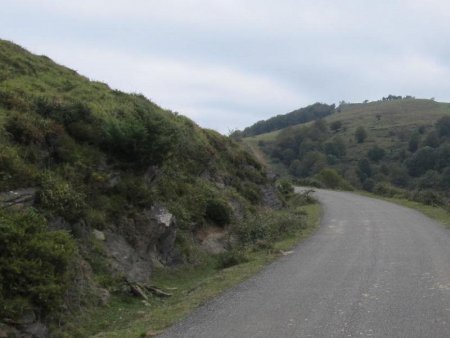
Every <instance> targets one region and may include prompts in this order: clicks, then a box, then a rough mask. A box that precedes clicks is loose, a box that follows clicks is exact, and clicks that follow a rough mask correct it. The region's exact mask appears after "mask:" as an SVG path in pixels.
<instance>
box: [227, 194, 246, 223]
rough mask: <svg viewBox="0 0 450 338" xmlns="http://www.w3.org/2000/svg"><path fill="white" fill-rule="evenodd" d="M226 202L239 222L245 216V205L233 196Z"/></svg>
mask: <svg viewBox="0 0 450 338" xmlns="http://www.w3.org/2000/svg"><path fill="white" fill-rule="evenodd" d="M228 204H229V205H230V207H231V211H232V212H233V216H234V218H235V219H236V220H237V221H238V222H240V221H242V220H243V219H244V217H245V210H246V209H245V206H244V204H242V203H241V202H240V201H239V200H237V199H235V198H233V199H231V200H229V201H228Z"/></svg>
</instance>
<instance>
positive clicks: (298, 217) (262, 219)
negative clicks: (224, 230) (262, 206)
mask: <svg viewBox="0 0 450 338" xmlns="http://www.w3.org/2000/svg"><path fill="white" fill-rule="evenodd" d="M292 209H293V210H292ZM292 209H291V210H280V211H276V212H273V211H269V212H262V213H258V214H257V215H253V216H250V217H249V218H247V219H246V220H244V221H242V222H240V223H239V224H237V225H235V226H234V227H233V229H232V232H233V233H234V234H235V235H236V237H237V239H238V240H239V242H240V243H241V244H242V245H244V246H258V243H265V246H267V245H270V244H271V243H273V242H275V241H277V240H279V239H281V238H284V237H286V236H288V235H289V234H292V233H293V232H295V231H297V230H299V229H302V228H304V227H306V222H305V219H304V212H303V211H301V210H299V209H294V208H292Z"/></svg>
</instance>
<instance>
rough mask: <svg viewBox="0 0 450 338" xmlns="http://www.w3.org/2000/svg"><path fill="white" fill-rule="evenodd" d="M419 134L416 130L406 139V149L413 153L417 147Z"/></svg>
mask: <svg viewBox="0 0 450 338" xmlns="http://www.w3.org/2000/svg"><path fill="white" fill-rule="evenodd" d="M419 141H420V134H419V133H418V132H416V133H414V134H412V135H411V137H410V139H409V141H408V149H409V151H410V152H412V153H415V152H416V151H417V149H418V148H419Z"/></svg>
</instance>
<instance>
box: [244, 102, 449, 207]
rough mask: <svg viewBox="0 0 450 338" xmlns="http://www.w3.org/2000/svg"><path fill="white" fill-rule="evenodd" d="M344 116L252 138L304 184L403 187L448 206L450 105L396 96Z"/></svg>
mask: <svg viewBox="0 0 450 338" xmlns="http://www.w3.org/2000/svg"><path fill="white" fill-rule="evenodd" d="M337 111H338V112H336V113H335V114H332V115H329V116H327V117H325V118H323V119H321V120H318V121H316V122H310V123H306V124H299V125H294V126H290V127H289V128H285V129H282V130H279V131H275V132H271V133H267V134H262V135H258V136H254V137H249V138H246V139H244V140H245V142H246V143H248V144H250V145H251V146H252V147H258V148H259V149H261V150H262V151H263V152H264V153H265V154H266V155H267V156H268V158H269V160H270V161H271V162H272V164H273V166H274V168H275V169H276V170H278V172H280V173H288V174H290V175H292V176H293V177H296V178H298V179H302V180H303V183H308V182H309V183H310V184H315V185H321V184H322V185H325V186H330V184H331V185H336V186H339V185H342V184H344V183H342V182H340V183H339V182H338V181H339V178H338V176H341V177H343V178H345V180H347V181H348V182H350V183H351V184H352V185H353V186H354V187H357V188H364V189H366V190H369V191H378V192H380V193H382V194H401V193H403V192H402V191H401V190H399V189H397V188H400V189H405V190H408V191H412V192H413V195H414V198H417V199H419V200H423V201H424V202H426V203H430V204H433V203H436V204H445V203H446V201H445V196H447V197H448V189H449V187H450V104H448V103H439V102H434V101H432V100H423V99H414V98H409V97H408V98H400V97H395V99H389V100H380V101H376V102H368V103H361V104H343V105H341V106H340V107H339V108H338V109H337ZM329 169H333V170H334V171H330V170H329ZM324 170H325V171H324ZM305 179H307V181H305ZM324 181H325V182H324ZM336 186H335V187H336ZM344 186H345V184H344ZM435 193H437V195H436V194H435Z"/></svg>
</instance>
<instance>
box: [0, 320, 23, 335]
mask: <svg viewBox="0 0 450 338" xmlns="http://www.w3.org/2000/svg"><path fill="white" fill-rule="evenodd" d="M19 337H20V334H19V331H17V330H16V329H15V328H14V327H12V326H8V325H6V324H3V323H0V338H19Z"/></svg>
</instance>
